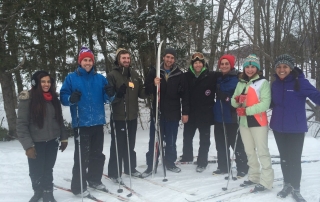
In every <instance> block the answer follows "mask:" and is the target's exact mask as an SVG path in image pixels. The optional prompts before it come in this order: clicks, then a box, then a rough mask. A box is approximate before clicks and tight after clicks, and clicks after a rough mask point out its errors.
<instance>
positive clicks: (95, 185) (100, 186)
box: [88, 181, 108, 191]
mask: <svg viewBox="0 0 320 202" xmlns="http://www.w3.org/2000/svg"><path fill="white" fill-rule="evenodd" d="M88 183H89V187H91V188H94V189H98V190H103V191H108V190H107V188H106V186H105V185H104V184H102V183H95V182H91V181H88Z"/></svg>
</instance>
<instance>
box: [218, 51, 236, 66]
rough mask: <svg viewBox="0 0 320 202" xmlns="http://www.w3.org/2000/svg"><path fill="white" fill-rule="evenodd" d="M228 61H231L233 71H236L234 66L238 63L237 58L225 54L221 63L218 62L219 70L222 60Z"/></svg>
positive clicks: (221, 58)
mask: <svg viewBox="0 0 320 202" xmlns="http://www.w3.org/2000/svg"><path fill="white" fill-rule="evenodd" d="M223 59H226V60H228V61H229V63H230V66H231V69H234V64H235V62H236V58H235V57H234V56H233V55H229V54H225V55H223V56H221V57H220V59H219V62H218V68H220V64H221V60H223Z"/></svg>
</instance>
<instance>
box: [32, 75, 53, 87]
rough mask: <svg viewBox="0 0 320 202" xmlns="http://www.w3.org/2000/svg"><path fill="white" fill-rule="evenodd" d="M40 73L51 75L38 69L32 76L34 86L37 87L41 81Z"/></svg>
mask: <svg viewBox="0 0 320 202" xmlns="http://www.w3.org/2000/svg"><path fill="white" fill-rule="evenodd" d="M40 74H43V75H44V76H49V77H50V75H49V73H48V72H46V71H36V72H35V73H34V74H32V77H31V85H32V86H34V87H35V88H36V87H37V86H38V84H39V83H40V78H38V77H39V75H40Z"/></svg>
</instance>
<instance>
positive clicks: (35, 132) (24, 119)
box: [17, 91, 68, 150]
mask: <svg viewBox="0 0 320 202" xmlns="http://www.w3.org/2000/svg"><path fill="white" fill-rule="evenodd" d="M29 104H30V97H29V92H28V91H22V92H21V93H20V95H19V106H18V118H17V135H18V139H19V141H20V143H21V144H22V146H23V148H24V149H25V150H26V149H28V148H30V147H32V146H34V142H44V141H49V140H52V139H55V138H59V137H60V140H61V141H62V140H67V139H68V135H67V133H66V130H65V126H64V124H59V123H58V122H57V120H56V118H55V110H54V107H53V105H52V103H51V102H47V108H46V116H45V118H44V124H43V128H41V129H40V128H39V127H38V126H37V125H36V124H34V123H33V121H32V120H31V118H30V110H29Z"/></svg>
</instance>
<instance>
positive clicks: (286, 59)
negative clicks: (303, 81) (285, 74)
mask: <svg viewBox="0 0 320 202" xmlns="http://www.w3.org/2000/svg"><path fill="white" fill-rule="evenodd" d="M280 64H286V65H288V66H289V67H290V69H293V68H294V58H293V57H291V56H290V55H288V54H283V55H279V56H278V57H277V58H276V59H275V61H274V68H277V66H278V65H280Z"/></svg>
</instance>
